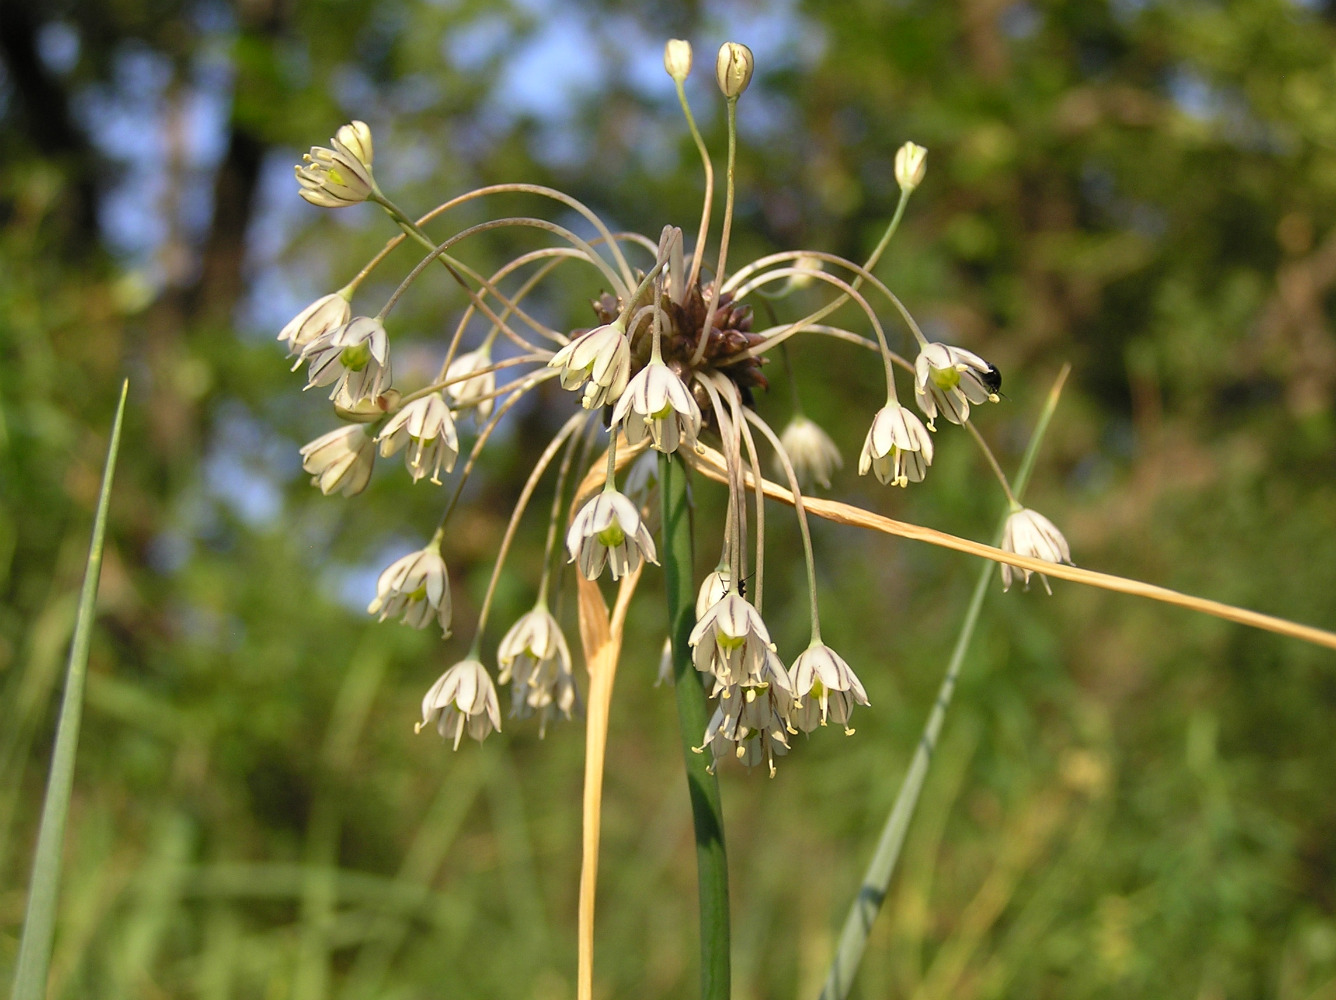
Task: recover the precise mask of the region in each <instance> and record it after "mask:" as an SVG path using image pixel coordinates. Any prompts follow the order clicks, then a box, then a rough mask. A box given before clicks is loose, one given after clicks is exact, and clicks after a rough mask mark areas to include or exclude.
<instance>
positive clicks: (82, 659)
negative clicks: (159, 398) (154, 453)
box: [11, 379, 130, 1000]
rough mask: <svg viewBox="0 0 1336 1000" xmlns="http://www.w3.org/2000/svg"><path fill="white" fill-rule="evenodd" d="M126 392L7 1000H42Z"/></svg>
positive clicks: (85, 584)
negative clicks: (12, 983)
mask: <svg viewBox="0 0 1336 1000" xmlns="http://www.w3.org/2000/svg"><path fill="white" fill-rule="evenodd" d="M129 389H130V383H129V380H128V379H127V380H126V381H125V382H124V383H123V384H122V385H121V399H120V402H119V403H118V404H117V406H116V421H115V423H114V424H113V425H112V428H111V443H110V444H109V445H108V447H107V463H106V467H105V469H104V471H103V473H102V492H101V494H100V495H99V496H98V500H97V515H96V517H95V518H94V521H93V539H92V542H91V543H90V544H89V546H88V567H87V569H86V570H85V571H84V581H83V589H82V590H81V591H80V594H79V608H78V611H77V613H76V616H75V621H74V640H73V642H71V643H70V659H69V665H68V666H67V667H66V672H65V696H64V698H63V699H62V701H61V705H60V720H59V722H58V723H57V727H56V745H55V749H54V751H53V752H52V755H51V774H50V777H49V778H48V779H47V784H46V798H45V799H44V800H43V802H42V820H41V824H40V826H39V827H38V830H37V850H36V853H35V855H34V857H33V867H32V880H31V881H30V883H29V886H28V908H27V912H26V913H25V915H24V920H23V936H22V938H21V939H20V941H19V956H18V964H17V967H16V968H15V971H14V991H13V993H12V994H11V996H12V1000H40V998H41V997H43V996H44V995H45V994H46V980H47V970H48V968H49V966H50V964H51V940H52V937H53V935H54V933H55V924H56V901H57V897H58V896H59V894H60V856H61V849H62V847H63V845H64V842H65V819H66V817H67V815H68V813H69V806H70V792H71V790H72V788H73V785H74V757H75V752H76V751H77V750H78V746H79V724H80V722H81V721H82V718H83V699H84V681H85V679H86V677H87V675H88V646H89V641H90V637H91V633H92V628H93V615H94V613H95V611H96V607H97V584H98V578H99V576H100V575H101V572H102V545H103V541H104V539H105V537H106V531H107V509H108V507H109V506H110V502H111V483H112V479H113V477H114V475H115V471H116V455H117V453H118V451H119V450H120V444H121V422H122V419H123V418H124V416H125V398H126V395H127V393H128V392H129Z"/></svg>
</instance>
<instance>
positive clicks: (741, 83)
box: [714, 42, 755, 100]
mask: <svg viewBox="0 0 1336 1000" xmlns="http://www.w3.org/2000/svg"><path fill="white" fill-rule="evenodd" d="M754 66H755V61H754V60H753V59H752V52H751V49H749V48H747V46H745V45H743V44H741V43H740V42H724V44H723V45H721V46H719V57H718V58H717V59H716V60H715V63H714V78H715V79H716V80H718V81H719V89H720V90H722V91H723V92H724V96H725V97H727V98H729V99H730V100H733V99H736V98H738V97H740V96H741V95H742V92H743V91H744V90H746V89H747V84H749V83H751V78H752V69H753V68H754Z"/></svg>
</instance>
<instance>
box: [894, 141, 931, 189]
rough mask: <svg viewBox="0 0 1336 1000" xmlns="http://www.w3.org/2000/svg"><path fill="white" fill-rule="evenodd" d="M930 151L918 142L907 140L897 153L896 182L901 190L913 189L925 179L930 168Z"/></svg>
mask: <svg viewBox="0 0 1336 1000" xmlns="http://www.w3.org/2000/svg"><path fill="white" fill-rule="evenodd" d="M927 161H928V151H927V150H926V149H924V148H923V147H922V146H920V145H919V144H918V143H916V142H907V143H905V144H904V145H903V146H901V147H900V148H899V149H898V150H897V151H896V153H895V182H896V183H897V184H899V185H900V190H901V191H906V192H907V191H913V190H914V188H916V187H918V186H919V184H920V183H921V182H922V181H923V174H924V172H925V171H926V170H927V169H928V162H927Z"/></svg>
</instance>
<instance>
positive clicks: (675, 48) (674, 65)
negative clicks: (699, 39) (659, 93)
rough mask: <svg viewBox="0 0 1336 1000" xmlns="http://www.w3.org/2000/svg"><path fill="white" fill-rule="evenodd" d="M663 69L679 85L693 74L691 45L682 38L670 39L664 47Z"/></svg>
mask: <svg viewBox="0 0 1336 1000" xmlns="http://www.w3.org/2000/svg"><path fill="white" fill-rule="evenodd" d="M663 68H664V69H666V70H667V71H668V75H669V76H671V77H672V78H673V79H674V80H676V81H677V82H678V83H681V82H682V81H683V80H685V79H686V78H687V76H688V75H689V74H690V73H691V43H690V42H688V41H686V40H685V39H682V38H670V39H669V40H668V44H667V45H665V46H664V47H663Z"/></svg>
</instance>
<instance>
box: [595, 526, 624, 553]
mask: <svg viewBox="0 0 1336 1000" xmlns="http://www.w3.org/2000/svg"><path fill="white" fill-rule="evenodd" d="M624 541H626V532H624V531H623V530H622V526H621V525H620V524H618V523H617V522H616V521H613V522H612V523H611V524H610V525H608V526H607V527H606V528H604V529H603V530H602V531H600V532H599V533H598V543H599V544H600V545H602V546H604V547H605V548H609V549H615V548H616V547H617V546H618V545H621V544H622V542H624Z"/></svg>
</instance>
